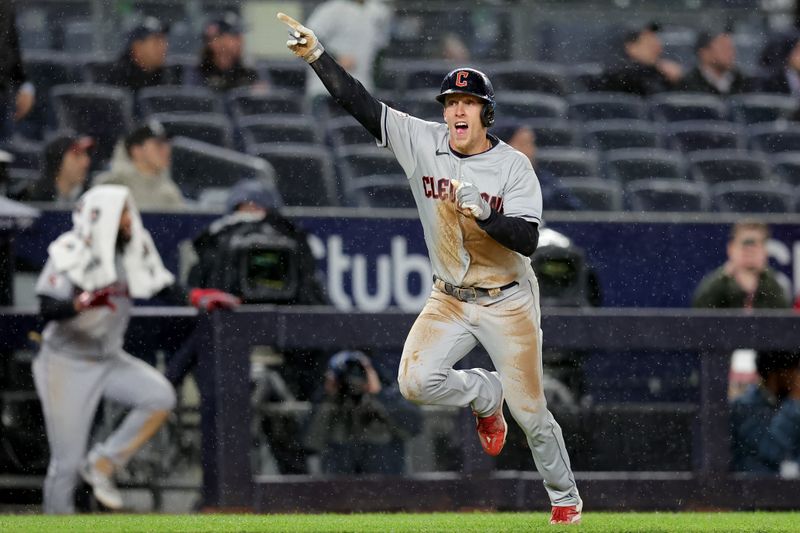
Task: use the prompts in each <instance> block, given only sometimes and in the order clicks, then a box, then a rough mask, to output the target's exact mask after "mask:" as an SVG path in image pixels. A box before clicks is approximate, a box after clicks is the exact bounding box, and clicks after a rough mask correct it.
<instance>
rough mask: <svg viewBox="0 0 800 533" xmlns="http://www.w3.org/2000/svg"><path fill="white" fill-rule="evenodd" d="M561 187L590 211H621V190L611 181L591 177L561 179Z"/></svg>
mask: <svg viewBox="0 0 800 533" xmlns="http://www.w3.org/2000/svg"><path fill="white" fill-rule="evenodd" d="M561 185H562V186H564V187H565V188H566V189H567V190H568V191H569V192H570V194H571V195H573V196H575V197H576V198H577V199H578V200H580V201H581V203H582V204H583V205H584V206H585V207H586V209H588V210H590V211H619V210H621V209H622V189H621V188H620V186H619V184H617V183H615V182H613V181H609V180H604V179H602V178H591V177H590V178H562V179H561Z"/></svg>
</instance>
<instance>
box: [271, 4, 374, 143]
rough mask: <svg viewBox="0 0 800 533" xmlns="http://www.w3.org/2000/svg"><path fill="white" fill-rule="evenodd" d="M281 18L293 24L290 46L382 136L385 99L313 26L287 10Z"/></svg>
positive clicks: (338, 97)
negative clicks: (338, 56)
mask: <svg viewBox="0 0 800 533" xmlns="http://www.w3.org/2000/svg"><path fill="white" fill-rule="evenodd" d="M278 20H280V21H281V22H283V23H285V24H286V25H287V26H289V28H290V29H289V40H288V41H286V46H287V47H288V48H289V50H291V51H292V52H293V53H294V54H295V55H296V56H298V57H301V58H303V59H304V60H305V61H306V62H307V63H308V64H309V65H311V68H312V69H314V72H315V73H316V74H317V76H319V79H320V80H322V83H323V84H324V85H325V88H326V89H328V92H329V93H331V96H333V98H334V100H336V102H337V103H338V104H339V105H341V106H342V107H343V108H345V109H346V110H347V112H348V113H350V114H351V115H353V117H355V119H356V120H358V121H359V122H360V123H361V125H362V126H364V127H365V128H366V129H367V131H369V132H370V133H371V134H372V135H373V136H374V137H375V138H376V139H380V138H381V133H380V132H381V103H380V102H379V101H378V100H376V99H375V98H374V97H373V96H372V95H371V94H369V91H367V90H366V89H365V88H364V86H363V85H361V83H360V82H359V81H358V80H356V79H355V78H353V77H352V76H351V75H350V74H348V73H347V71H346V70H344V69H343V68H342V67H341V65H339V64H338V63H337V62H336V60H334V59H333V57H331V56H330V54H328V53H327V52H325V48H324V47H323V46H322V43H320V42H319V39H318V38H317V36H316V35H314V32H313V31H312V30H311V29H310V28H306V27H305V26H303V25H302V24H300V23H299V22H298V21H296V20H295V19H293V18H292V17H290V16H289V15H286V14H284V13H278Z"/></svg>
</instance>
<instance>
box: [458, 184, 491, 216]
mask: <svg viewBox="0 0 800 533" xmlns="http://www.w3.org/2000/svg"><path fill="white" fill-rule="evenodd" d="M452 184H453V185H455V186H456V201H457V202H458V207H459V208H460V209H462V210H466V211H469V212H470V213H471V214H472V216H473V217H475V218H477V219H478V220H486V219H487V218H489V215H491V214H492V208H491V207H489V203H488V202H487V201H486V200H484V199H483V196H481V191H479V190H478V188H477V187H476V186H475V185H473V184H472V183H466V182H460V181H458V180H452Z"/></svg>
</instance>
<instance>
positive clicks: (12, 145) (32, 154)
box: [3, 136, 44, 172]
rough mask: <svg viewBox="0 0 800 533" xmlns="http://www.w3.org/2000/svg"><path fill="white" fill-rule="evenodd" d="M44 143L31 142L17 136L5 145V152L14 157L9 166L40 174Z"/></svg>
mask: <svg viewBox="0 0 800 533" xmlns="http://www.w3.org/2000/svg"><path fill="white" fill-rule="evenodd" d="M43 149H44V143H40V142H36V141H31V140H28V139H25V138H22V137H18V136H15V137H13V138H12V139H11V141H9V142H6V143H4V144H3V150H5V151H6V152H8V153H10V154H11V155H13V156H14V161H12V162H11V163H10V164H9V165H8V166H9V167H12V168H16V169H20V170H32V171H35V172H39V170H40V169H41V167H42V165H41V157H42V150H43Z"/></svg>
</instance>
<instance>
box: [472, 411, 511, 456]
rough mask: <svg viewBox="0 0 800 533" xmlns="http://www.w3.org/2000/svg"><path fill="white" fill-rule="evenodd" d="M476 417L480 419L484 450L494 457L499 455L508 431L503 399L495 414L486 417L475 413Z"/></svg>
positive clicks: (479, 424) (479, 427) (479, 435)
mask: <svg viewBox="0 0 800 533" xmlns="http://www.w3.org/2000/svg"><path fill="white" fill-rule="evenodd" d="M475 417H476V418H477V419H478V438H479V439H480V440H481V446H483V451H485V452H486V453H488V454H489V455H491V456H492V457H494V456H496V455H499V454H500V452H501V451H502V450H503V445H505V443H506V434H507V433H508V424H506V419H505V417H504V416H503V400H500V408H499V409H498V410H497V411H495V412H494V414H492V415H489V416H484V417H480V416H478V415H475Z"/></svg>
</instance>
